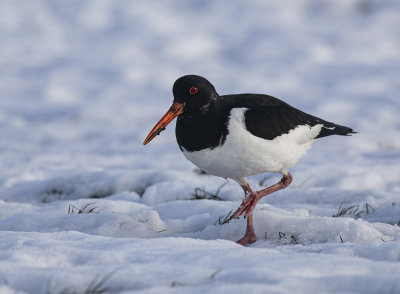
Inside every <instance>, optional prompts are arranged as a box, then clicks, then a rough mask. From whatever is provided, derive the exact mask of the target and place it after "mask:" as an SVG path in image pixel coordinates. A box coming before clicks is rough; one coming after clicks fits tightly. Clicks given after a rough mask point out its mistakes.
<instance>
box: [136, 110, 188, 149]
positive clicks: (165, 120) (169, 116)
mask: <svg viewBox="0 0 400 294" xmlns="http://www.w3.org/2000/svg"><path fill="white" fill-rule="evenodd" d="M184 106H185V103H183V104H181V103H178V102H174V103H173V104H172V106H171V107H170V109H169V110H168V111H167V113H166V114H165V115H164V116H163V117H162V118H161V119H160V121H159V122H158V123H157V124H156V125H155V126H154V128H153V129H152V130H151V132H150V133H149V134H148V135H147V138H146V140H144V142H143V145H146V144H148V143H149V142H150V141H151V140H153V139H154V138H155V137H156V136H157V135H159V134H160V133H161V132H162V131H164V130H165V128H166V127H167V125H168V124H169V123H170V122H171V121H173V120H174V118H175V117H177V116H178V115H180V114H182V112H183V107H184Z"/></svg>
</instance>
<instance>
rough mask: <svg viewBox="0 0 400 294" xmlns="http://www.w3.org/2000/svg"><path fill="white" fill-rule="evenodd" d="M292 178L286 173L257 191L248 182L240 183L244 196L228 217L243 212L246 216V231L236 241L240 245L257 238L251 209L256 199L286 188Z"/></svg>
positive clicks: (237, 215)
mask: <svg viewBox="0 0 400 294" xmlns="http://www.w3.org/2000/svg"><path fill="white" fill-rule="evenodd" d="M292 180H293V178H292V175H291V174H290V173H287V175H283V177H282V179H281V180H280V181H279V182H278V183H276V184H275V185H272V186H270V187H268V188H265V189H263V190H260V191H257V192H253V191H252V190H251V188H250V186H249V185H248V184H246V185H242V188H243V190H244V192H245V195H246V197H245V198H244V200H243V202H242V204H241V205H240V206H239V208H238V209H237V210H236V211H235V213H234V214H233V215H232V216H231V218H230V219H235V218H237V217H239V216H240V215H242V214H244V217H245V218H247V228H246V233H245V235H244V237H243V238H242V239H240V240H239V241H237V243H239V244H241V245H246V244H248V243H254V242H255V241H256V240H257V238H256V234H255V233H254V228H253V210H254V208H255V207H256V205H257V203H258V201H259V200H260V199H261V198H262V197H264V196H266V195H268V194H271V193H273V192H275V191H278V190H281V189H284V188H286V187H287V186H289V185H290V183H291V182H292Z"/></svg>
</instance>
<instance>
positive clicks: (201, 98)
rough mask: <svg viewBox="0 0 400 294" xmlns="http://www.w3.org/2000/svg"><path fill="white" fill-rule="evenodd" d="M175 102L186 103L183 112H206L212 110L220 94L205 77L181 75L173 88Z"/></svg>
mask: <svg viewBox="0 0 400 294" xmlns="http://www.w3.org/2000/svg"><path fill="white" fill-rule="evenodd" d="M172 92H173V94H174V102H178V103H181V104H185V106H184V108H183V114H191V113H193V112H201V113H205V112H207V111H208V110H210V109H211V108H212V107H213V105H214V103H215V101H216V100H217V99H218V97H219V96H218V94H217V92H216V91H215V88H214V86H213V85H212V84H211V83H210V82H209V81H208V80H206V79H205V78H203V77H201V76H196V75H187V76H183V77H180V78H179V79H177V80H176V81H175V83H174V86H173V88H172Z"/></svg>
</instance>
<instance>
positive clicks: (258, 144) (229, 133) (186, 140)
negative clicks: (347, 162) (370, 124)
mask: <svg viewBox="0 0 400 294" xmlns="http://www.w3.org/2000/svg"><path fill="white" fill-rule="evenodd" d="M173 95H174V101H173V104H172V106H171V108H170V109H169V110H168V112H167V113H166V114H165V115H164V116H163V117H162V118H161V120H160V121H159V122H158V123H157V124H156V125H155V126H154V128H153V129H152V130H151V132H150V133H149V135H148V136H147V138H146V140H145V141H144V143H143V144H144V145H146V144H147V143H149V142H150V141H151V140H152V139H154V137H155V136H157V135H159V134H160V133H161V132H162V131H163V130H164V129H165V127H166V126H167V125H168V124H169V123H170V122H171V121H172V120H173V119H174V118H175V117H178V119H177V123H176V130H175V133H176V140H177V142H178V145H179V148H180V149H181V151H182V152H183V154H184V156H185V157H186V158H187V159H188V160H190V161H191V162H192V163H193V164H195V165H196V166H198V167H199V168H200V169H202V170H204V171H206V172H207V173H209V174H211V175H215V176H219V177H223V178H231V179H233V180H235V181H236V182H238V183H239V184H240V185H241V187H242V188H243V190H244V193H245V198H244V200H243V202H242V203H241V205H240V206H239V208H238V209H237V210H236V211H235V212H234V213H233V215H232V217H231V219H234V218H237V217H239V216H240V215H244V217H245V218H247V228H246V233H245V235H244V237H243V238H242V239H240V240H239V241H237V242H238V243H239V244H242V245H246V244H248V243H253V242H255V241H256V234H255V233H254V229H253V210H254V208H255V206H256V204H257V202H258V201H259V200H260V199H261V198H262V197H264V196H266V195H268V194H271V193H273V192H275V191H277V190H280V189H284V188H286V187H287V186H288V185H289V184H290V183H291V182H292V176H291V174H290V173H289V171H288V169H289V168H291V167H292V166H294V165H295V164H296V162H297V161H298V160H299V159H300V157H301V156H303V155H304V154H305V153H306V151H307V149H309V148H310V147H311V144H312V143H313V142H314V141H316V140H317V139H319V138H322V137H326V136H330V135H344V136H346V135H349V134H351V133H356V132H354V131H353V130H352V129H351V128H348V127H345V126H341V125H338V124H334V123H331V122H328V121H325V120H323V119H320V118H318V117H316V116H313V115H310V114H307V113H305V112H303V111H301V110H299V109H296V108H294V107H292V106H290V105H289V104H287V103H285V102H283V101H281V100H279V99H277V98H275V97H272V96H269V95H263V94H236V95H223V96H220V95H219V94H218V93H217V91H216V90H215V88H214V86H213V85H212V84H211V83H210V82H209V81H208V80H206V79H205V78H203V77H201V76H197V75H186V76H183V77H181V78H179V79H178V80H176V81H175V83H174V86H173ZM265 172H273V173H280V174H282V179H281V180H280V181H279V182H278V183H276V184H275V185H272V186H270V187H268V188H265V189H263V190H260V191H256V192H253V191H252V189H251V188H250V185H249V183H248V182H247V179H246V177H247V176H251V175H256V174H261V173H265Z"/></svg>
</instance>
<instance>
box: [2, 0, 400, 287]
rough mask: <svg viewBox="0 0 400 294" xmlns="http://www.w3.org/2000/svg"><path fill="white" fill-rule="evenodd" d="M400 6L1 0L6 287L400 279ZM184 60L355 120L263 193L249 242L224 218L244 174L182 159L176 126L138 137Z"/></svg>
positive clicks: (267, 180) (216, 76) (337, 283)
mask: <svg viewBox="0 0 400 294" xmlns="http://www.w3.org/2000/svg"><path fill="white" fill-rule="evenodd" d="M399 15H400V2H399V1H396V0H380V1H379V0H337V1H318V0H308V1H306V0H297V1H280V0H276V1H256V0H246V1H244V0H242V1H239V0H234V1H213V0H206V1H179V0H168V1H128V0H126V1H123V0H118V1H116V0H104V1H99V0H98V1H95V0H92V1H79V0H72V1H51V0H42V1H12V0H9V1H7V0H4V1H0V293H71V292H72V293H84V292H85V291H86V292H87V293H88V292H90V291H92V292H96V291H98V292H102V291H105V292H113V293H114V292H118V293H120V292H121V293H122V292H123V293H130V292H135V291H136V292H135V293H388V294H389V293H390V294H391V293H393V294H394V293H400V227H399V225H400V34H399V29H400V17H399ZM188 73H194V74H200V75H203V76H205V77H207V78H208V79H209V80H210V81H212V82H213V83H214V85H215V86H216V88H217V90H218V91H219V93H220V94H229V93H238V92H256V93H268V94H270V95H273V96H276V97H279V98H281V99H283V100H285V101H287V102H288V103H290V104H292V105H293V106H295V107H298V108H301V109H303V110H304V111H306V112H308V113H312V114H315V115H317V116H320V117H323V118H325V119H327V120H330V121H334V122H337V123H340V124H343V125H347V126H350V127H352V128H354V129H355V130H356V131H358V132H359V134H357V135H354V136H352V137H339V136H336V137H329V138H325V139H323V140H320V141H318V142H316V143H315V144H314V145H313V148H312V149H311V150H310V151H309V152H308V153H307V155H306V156H304V157H303V158H302V159H301V160H300V162H299V163H298V164H297V166H296V167H294V168H293V169H292V174H293V177H294V182H293V184H292V185H291V186H290V187H289V188H288V189H286V190H283V191H280V192H277V193H275V194H273V195H272V196H270V197H268V198H265V199H263V200H262V201H261V202H260V203H259V205H258V206H257V208H256V211H255V216H254V219H255V229H256V234H257V236H258V239H259V240H258V241H257V242H256V243H254V244H252V245H250V246H247V247H242V246H240V245H237V244H236V243H235V242H234V241H236V240H237V239H239V238H240V237H241V236H242V235H243V233H244V230H245V220H244V219H243V218H240V219H237V220H234V221H231V222H229V223H225V219H226V218H227V216H228V215H229V213H230V211H231V210H235V209H236V208H237V207H238V205H239V204H240V201H241V198H242V196H243V194H242V193H243V192H242V190H241V188H240V187H239V186H238V185H237V184H236V183H234V182H232V181H229V182H226V181H225V180H224V179H221V178H217V177H212V176H208V175H202V174H201V173H200V172H199V171H198V170H196V168H195V167H194V166H193V165H192V164H191V163H190V162H188V161H186V160H185V159H184V157H183V155H182V154H181V152H180V151H179V148H178V147H177V145H176V142H175V135H174V124H171V126H169V127H168V128H167V130H166V131H165V132H163V133H162V135H161V136H159V137H157V138H156V139H155V140H154V141H153V142H151V143H150V144H149V145H148V146H146V147H144V146H143V145H142V142H143V140H144V138H145V136H146V135H147V133H148V132H149V131H150V129H151V128H152V127H153V125H154V124H155V123H156V122H157V121H158V119H159V118H160V117H161V116H162V115H163V114H164V113H165V112H166V110H167V109H168V107H169V106H170V104H171V101H172V94H171V87H172V84H173V82H174V81H175V80H176V79H177V78H178V77H179V76H181V75H184V74H188ZM249 180H250V182H251V185H252V186H253V187H254V188H259V187H261V186H266V185H270V184H273V183H274V182H276V181H278V180H279V176H278V175H271V174H265V175H259V176H255V177H251V178H250V179H249ZM223 184H225V185H223ZM222 185H223V186H222ZM194 195H197V198H206V199H197V200H192V199H193V198H195V196H194ZM207 198H209V199H207ZM79 212H83V213H79ZM90 212H91V213H90ZM333 216H336V217H333Z"/></svg>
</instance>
